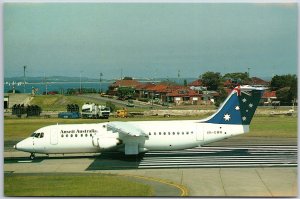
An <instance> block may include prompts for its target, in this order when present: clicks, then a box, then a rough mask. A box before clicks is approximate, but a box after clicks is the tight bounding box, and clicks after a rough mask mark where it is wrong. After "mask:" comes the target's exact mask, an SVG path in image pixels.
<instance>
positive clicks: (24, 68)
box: [23, 66, 27, 93]
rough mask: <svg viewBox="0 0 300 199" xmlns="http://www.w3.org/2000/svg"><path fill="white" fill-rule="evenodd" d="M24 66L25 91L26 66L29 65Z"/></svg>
mask: <svg viewBox="0 0 300 199" xmlns="http://www.w3.org/2000/svg"><path fill="white" fill-rule="evenodd" d="M23 68H24V93H25V84H26V68H27V66H23Z"/></svg>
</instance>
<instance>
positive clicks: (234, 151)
mask: <svg viewBox="0 0 300 199" xmlns="http://www.w3.org/2000/svg"><path fill="white" fill-rule="evenodd" d="M297 152H298V149H297V146H290V145H289V146H269V145H267V146H259V145H257V146H255V145H251V146H234V147H219V146H218V147H197V148H194V149H188V150H183V151H154V152H149V153H146V154H145V156H144V157H143V159H142V160H141V162H140V164H139V167H138V168H201V167H207V168H214V167H218V168H220V167H274V166H297Z"/></svg>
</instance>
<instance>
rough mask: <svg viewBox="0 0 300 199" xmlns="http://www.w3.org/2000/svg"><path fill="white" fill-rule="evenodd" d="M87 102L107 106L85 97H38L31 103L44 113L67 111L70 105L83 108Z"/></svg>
mask: <svg viewBox="0 0 300 199" xmlns="http://www.w3.org/2000/svg"><path fill="white" fill-rule="evenodd" d="M86 102H91V103H95V104H102V105H104V104H105V102H103V101H100V100H95V99H89V98H85V97H84V96H64V95H47V96H46V95H37V96H35V97H34V98H33V100H32V101H31V102H30V103H31V104H34V105H38V106H40V107H41V108H42V110H43V111H66V110H67V105H68V104H78V105H79V106H80V107H81V106H82V105H83V104H84V103H86Z"/></svg>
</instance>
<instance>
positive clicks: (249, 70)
mask: <svg viewBox="0 0 300 199" xmlns="http://www.w3.org/2000/svg"><path fill="white" fill-rule="evenodd" d="M250 69H251V68H250V67H248V77H249V78H250Z"/></svg>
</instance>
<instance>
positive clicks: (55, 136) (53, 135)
mask: <svg viewBox="0 0 300 199" xmlns="http://www.w3.org/2000/svg"><path fill="white" fill-rule="evenodd" d="M50 134H51V135H50V143H51V144H53V145H56V144H57V143H58V133H57V130H56V129H55V128H53V129H51V132H50Z"/></svg>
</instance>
